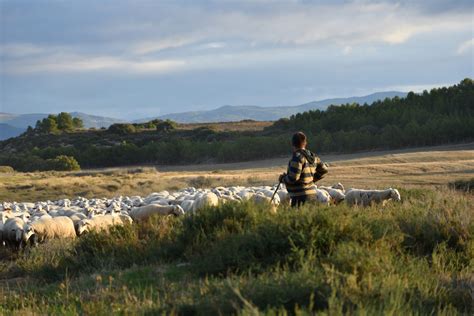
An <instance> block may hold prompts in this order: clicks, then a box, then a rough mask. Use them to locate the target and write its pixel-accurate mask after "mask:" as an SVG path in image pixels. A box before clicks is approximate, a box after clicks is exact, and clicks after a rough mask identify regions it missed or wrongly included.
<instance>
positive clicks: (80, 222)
mask: <svg viewBox="0 0 474 316" xmlns="http://www.w3.org/2000/svg"><path fill="white" fill-rule="evenodd" d="M275 189H276V188H275V187H270V186H259V187H241V186H234V187H216V188H213V189H196V188H192V187H191V188H186V189H183V190H180V191H177V192H172V193H170V192H168V191H162V192H158V193H152V194H150V195H148V196H147V197H145V198H143V197H140V196H131V197H128V196H119V197H115V198H112V199H106V198H102V199H86V198H83V197H78V198H76V199H73V200H69V199H62V200H58V201H46V202H36V203H17V202H13V203H8V202H3V203H2V204H1V205H0V245H5V246H12V247H19V246H22V245H26V244H29V243H38V242H42V241H44V240H47V239H53V238H76V237H77V236H81V235H82V234H84V233H86V232H87V231H92V230H96V231H101V230H107V229H108V228H110V227H112V226H116V225H125V224H130V223H132V222H140V221H145V220H147V219H148V218H149V217H150V216H152V215H155V214H159V215H175V216H180V215H184V214H186V213H194V212H198V211H199V210H201V209H203V208H205V207H209V206H211V207H212V206H217V205H219V204H222V203H227V202H242V201H248V200H252V201H254V202H255V203H266V204H267V205H268V206H269V207H270V209H271V210H272V211H276V208H277V207H278V205H280V204H287V203H289V200H290V199H289V196H288V192H287V191H286V189H285V188H280V189H279V190H278V191H277V194H275V195H274V196H273V193H274V190H275ZM316 192H317V201H318V202H319V203H321V204H324V205H329V204H338V203H341V202H343V201H345V202H346V203H347V204H349V205H363V206H367V205H370V204H371V203H385V202H386V201H389V200H395V201H400V193H399V192H398V190H396V189H392V188H390V189H387V190H359V189H349V190H347V191H346V190H344V186H343V185H342V184H340V183H338V184H336V185H333V186H331V187H325V186H319V187H317V188H316ZM272 197H273V199H272Z"/></svg>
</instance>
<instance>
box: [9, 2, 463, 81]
mask: <svg viewBox="0 0 474 316" xmlns="http://www.w3.org/2000/svg"><path fill="white" fill-rule="evenodd" d="M266 2H267V1H263V2H253V1H244V2H234V1H228V2H226V1H224V2H220V1H219V2H214V1H207V2H203V3H200V5H197V4H195V3H192V4H190V5H186V6H184V5H180V4H179V3H171V2H146V3H145V2H142V3H141V4H139V5H137V4H134V3H132V2H128V1H117V4H116V5H114V6H110V5H107V4H104V3H101V2H99V3H92V2H91V3H88V4H89V5H90V6H89V7H87V8H88V9H87V10H86V9H85V8H84V7H78V5H77V4H75V5H74V6H75V7H76V9H77V10H79V12H81V14H84V15H85V16H86V17H87V20H86V22H87V23H83V24H81V27H80V28H78V27H77V25H78V23H77V19H78V17H76V16H74V15H73V16H71V14H72V13H71V10H66V9H68V5H67V4H64V3H63V4H58V3H53V4H49V6H46V7H45V8H43V6H37V7H36V6H35V7H34V10H31V11H28V12H27V13H25V14H24V15H15V14H11V17H10V16H9V19H7V20H6V22H5V24H4V25H5V27H4V29H5V31H4V34H5V36H4V38H5V40H4V44H3V46H2V56H4V59H3V68H5V69H7V70H8V73H10V74H26V73H34V72H41V71H46V72H86V71H109V70H120V69H123V71H127V72H134V73H156V74H163V73H169V72H174V71H181V70H193V69H202V68H203V67H209V68H216V67H234V65H235V64H239V65H241V66H242V65H244V64H245V63H249V64H255V63H256V62H264V63H265V62H267V61H272V60H273V61H276V60H278V59H276V58H275V57H274V55H275V54H276V55H277V56H282V55H285V56H287V55H288V54H291V52H292V51H298V52H299V51H300V50H301V49H302V50H307V52H314V51H315V50H319V51H325V52H332V48H334V47H339V48H338V49H339V52H338V53H339V54H340V50H341V47H342V54H344V55H353V54H352V50H353V49H354V48H355V47H371V46H376V45H384V44H385V45H386V44H389V45H397V46H400V45H403V44H405V43H407V42H408V41H409V40H410V39H412V38H413V37H415V36H418V35H420V34H433V33H437V32H457V31H459V30H469V29H470V28H471V23H472V16H471V14H470V12H469V11H466V10H459V9H458V7H457V6H456V5H453V4H451V3H449V2H446V1H443V0H436V1H435V5H436V8H435V9H433V10H432V11H430V10H427V8H429V7H430V3H429V1H421V2H417V4H416V5H413V4H412V3H413V2H409V1H400V2H398V3H392V2H390V1H377V2H375V1H362V0H361V1H327V2H326V1H318V2H316V3H315V4H313V3H311V2H308V3H307V2H304V1H302V2H298V1H292V2H281V1H272V3H271V5H268V3H266ZM463 3H464V2H463ZM7 4H9V3H7ZM5 6H6V7H8V5H5ZM55 6H56V7H55ZM84 6H86V5H84ZM51 7H53V8H51ZM441 8H443V10H441ZM47 9H50V10H51V11H52V12H55V14H54V15H51V21H49V22H47V23H46V22H45V23H42V24H38V23H36V22H35V21H40V20H41V19H42V18H43V16H44V14H42V13H44V10H47ZM7 11H8V10H7ZM35 12H36V14H37V15H38V16H36V15H34V13H35ZM109 12H110V13H109ZM60 13H67V14H66V17H61V18H60V17H58V16H62V15H60ZM86 13H88V14H86ZM70 20H71V21H72V22H70ZM73 22H74V23H73ZM48 23H49V24H48ZM24 25H40V26H39V27H38V28H39V29H40V31H41V33H35V32H36V29H33V30H31V28H28V29H25V31H24V32H26V33H22V30H24ZM58 29H61V30H62V32H61V34H59V33H58V32H57V30H58ZM38 32H39V31H38ZM41 34H48V36H47V37H46V36H45V35H43V36H44V37H41ZM28 35H29V36H31V38H29V41H28ZM33 35H35V36H33ZM463 45H464V44H463ZM466 45H468V46H467V48H463V47H460V48H459V49H458V52H459V51H463V52H464V51H465V50H466V49H469V47H471V46H472V43H471V44H466ZM469 45H471V46H469ZM282 52H284V53H282ZM296 54H297V53H295V54H294V57H296ZM234 56H237V57H238V58H241V60H237V61H235V60H232V58H234ZM285 58H286V57H285ZM229 60H230V61H229Z"/></svg>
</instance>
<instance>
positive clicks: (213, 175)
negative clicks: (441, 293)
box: [0, 148, 474, 201]
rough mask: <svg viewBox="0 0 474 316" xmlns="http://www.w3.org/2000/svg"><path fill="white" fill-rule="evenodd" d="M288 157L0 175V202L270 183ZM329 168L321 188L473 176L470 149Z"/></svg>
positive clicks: (357, 160)
mask: <svg viewBox="0 0 474 316" xmlns="http://www.w3.org/2000/svg"><path fill="white" fill-rule="evenodd" d="M287 159H288V158H277V159H271V160H266V161H256V162H245V163H236V164H216V165H202V166H196V165H193V166H179V167H162V166H157V167H156V168H155V167H125V168H111V169H99V170H84V171H80V172H37V173H31V172H29V173H13V174H12V173H9V174H0V201H38V200H47V199H59V198H65V197H68V198H71V197H75V196H78V195H80V196H84V197H87V198H91V197H98V196H100V197H112V196H117V195H141V196H143V195H147V194H149V193H151V192H156V191H161V190H177V189H180V188H183V187H186V186H199V187H211V186H218V185H224V186H229V185H262V184H273V183H275V182H276V181H277V178H278V175H279V174H280V173H282V172H284V171H285V169H286V161H287ZM323 159H324V160H325V161H327V162H328V163H329V164H330V173H329V175H328V176H327V177H326V178H325V179H324V180H323V181H322V182H321V184H332V183H335V182H341V183H343V184H344V185H345V186H346V187H361V188H364V187H371V188H380V187H388V186H394V187H417V186H425V187H426V186H431V187H433V186H434V187H436V186H446V185H448V184H449V183H450V182H453V181H455V180H468V179H471V178H472V177H473V176H474V150H472V149H465V148H460V149H452V150H445V149H444V148H443V150H426V151H418V152H400V151H398V152H393V153H391V152H381V153H380V154H379V155H374V153H366V155H365V156H364V155H363V154H353V155H332V156H326V157H324V156H323Z"/></svg>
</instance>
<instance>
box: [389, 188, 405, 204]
mask: <svg viewBox="0 0 474 316" xmlns="http://www.w3.org/2000/svg"><path fill="white" fill-rule="evenodd" d="M390 198H391V199H392V200H394V201H397V202H400V201H401V199H402V198H401V196H400V192H398V190H397V189H392V188H390Z"/></svg>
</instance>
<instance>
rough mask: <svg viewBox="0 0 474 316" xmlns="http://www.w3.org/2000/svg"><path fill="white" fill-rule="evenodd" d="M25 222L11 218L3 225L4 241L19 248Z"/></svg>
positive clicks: (18, 218)
mask: <svg viewBox="0 0 474 316" xmlns="http://www.w3.org/2000/svg"><path fill="white" fill-rule="evenodd" d="M24 225H25V222H24V221H23V219H21V218H20V217H13V218H9V219H7V220H6V221H5V224H3V230H2V231H3V233H2V239H3V241H4V242H5V243H6V244H7V245H10V246H19V245H20V243H21V236H22V234H23V226H24Z"/></svg>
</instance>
